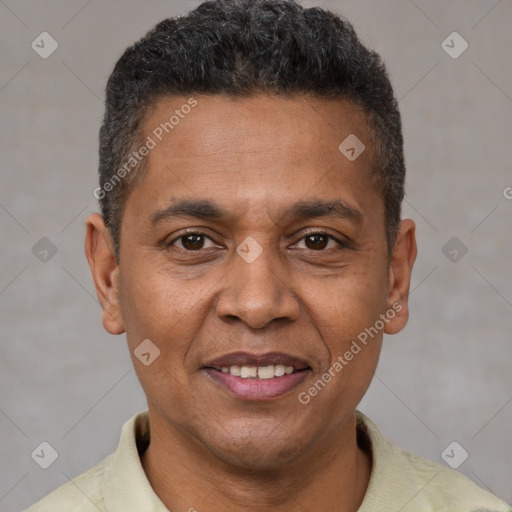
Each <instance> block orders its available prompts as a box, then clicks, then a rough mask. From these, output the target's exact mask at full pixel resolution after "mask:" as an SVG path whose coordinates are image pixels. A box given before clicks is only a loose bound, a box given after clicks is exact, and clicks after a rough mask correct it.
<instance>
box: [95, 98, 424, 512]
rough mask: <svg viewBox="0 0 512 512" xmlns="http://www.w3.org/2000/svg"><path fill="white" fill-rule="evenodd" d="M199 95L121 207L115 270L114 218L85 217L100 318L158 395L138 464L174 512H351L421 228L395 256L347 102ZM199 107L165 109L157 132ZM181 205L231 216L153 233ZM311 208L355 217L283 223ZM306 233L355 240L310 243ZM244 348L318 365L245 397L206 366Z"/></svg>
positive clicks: (362, 482)
mask: <svg viewBox="0 0 512 512" xmlns="http://www.w3.org/2000/svg"><path fill="white" fill-rule="evenodd" d="M195 98H196V99H197V101H198V105H197V107H195V109H194V110H193V111H192V112H191V113H190V114H189V115H188V116H187V117H186V118H185V119H183V120H181V121H180V124H179V125H178V126H177V127H176V128H175V129H174V130H173V132H172V133H171V134H169V135H167V136H166V137H165V138H164V139H163V141H162V142H160V143H159V144H158V145H157V146H156V147H155V148H154V149H153V150H152V151H151V152H150V153H149V155H148V156H147V157H146V158H147V161H146V171H145V175H144V178H143V180H142V181H141V183H140V184H138V185H137V186H136V187H135V188H134V190H133V191H132V192H131V194H130V196H129V197H128V199H127V201H126V205H125V211H124V214H123V220H122V228H121V244H120V261H119V263H117V262H116V259H115V256H114V250H113V247H112V242H111V239H110V236H109V233H108V231H107V229H106V228H105V225H104V222H103V219H102V217H101V216H100V215H98V214H93V215H91V216H90V217H89V218H88V220H87V235H86V255H87V258H88V261H89V264H90V267H91V271H92V275H93V279H94V282H95V286H96V290H97V293H98V297H99V299H100V302H101V304H102V307H103V311H104V316H103V325H104V327H105V329H106V330H107V331H108V332H109V333H112V334H121V333H123V332H126V335H127V340H128V345H129V348H130V353H131V354H132V360H133V364H134V367H135V370H136V372H137V375H138V377H139V380H140V382H141V385H142V387H143V389H144V392H145V394H146V397H147V401H148V409H149V415H150V424H151V443H150V446H149V448H148V449H147V451H146V452H145V453H144V455H143V457H142V464H143V467H144V470H145V472H146V474H147V476H148V479H149V481H150V483H151V485H152V487H153V489H154V490H155V492H156V493H157V495H158V496H159V497H160V499H161V500H162V501H163V503H164V504H165V505H166V506H167V507H168V508H169V509H170V510H176V511H181V510H183V511H187V510H189V509H191V508H195V509H197V510H199V511H200V510H226V511H249V510H251V511H267V510H269V508H270V507H272V510H274V511H276V512H279V511H285V510H286V511H303V510H309V511H320V510H337V511H339V512H349V511H356V510H357V509H358V508H359V505H360V504H361V502H362V500H363V497H364V494H365V492H366V488H367V486H368V482H369V478H370V471H371V458H370V456H369V454H368V453H365V452H364V451H363V450H362V449H361V447H359V446H358V443H357V439H356V420H355V409H356V407H357V405H358V403H359V402H360V400H361V399H362V397H363V395H364V394H365V392H366V390H367V389H368V387H369V385H370V382H371V380H372V377H373V374H374V372H375V369H376V366H377V362H378V358H379V353H380V350H381V345H382V337H383V332H385V333H387V334H394V333H397V332H399V331H400V330H401V329H403V327H404V326H405V325H406V323H407V319H408V306H407V297H408V292H409V285H410V276H411V271H412V267H413V264H414V260H415V258H416V242H415V226H414V223H413V221H412V220H410V219H406V220H402V222H401V224H400V233H399V235H398V237H397V240H396V242H395V244H394V247H393V251H392V255H391V257H389V256H388V247H387V242H386V233H385V219H384V204H383V199H382V197H381V195H380V194H379V192H378V191H377V190H376V188H375V187H374V186H373V185H372V182H371V180H370V156H371V137H370V132H369V130H368V127H367V125H366V123H365V121H364V119H363V116H362V114H361V112H359V111H358V110H357V108H356V107H355V106H354V105H353V104H351V103H350V102H348V101H345V100H326V99H318V98H306V97H294V98H293V99H284V98H282V97H281V98H280V97H276V96H269V95H263V94H261V95H258V96H254V97H251V98H244V99H236V100H234V99H231V98H224V97H221V96H195ZM187 99H188V98H184V99H183V98H176V97H165V98H162V99H160V100H159V101H158V102H157V103H156V105H155V107H154V108H153V109H152V110H151V111H150V112H149V114H148V116H147V118H146V122H145V127H144V130H145V134H146V136H147V135H150V134H151V132H152V131H153V130H154V129H155V127H157V126H158V125H159V124H160V123H161V122H163V121H165V120H167V119H168V118H169V116H170V115H172V113H174V111H175V110H176V109H177V108H180V106H181V105H183V103H184V102H186V101H187ZM349 134H356V135H357V137H358V138H359V139H360V140H362V141H363V142H365V141H366V143H367V144H366V146H367V149H366V151H365V152H363V154H362V155H361V156H360V157H359V158H357V159H356V160H355V161H353V162H351V161H349V160H348V159H347V158H345V156H344V155H343V154H341V152H340V151H339V150H338V146H339V144H340V142H341V141H343V140H344V139H345V138H346V137H347V136H348V135H349ZM182 198H189V199H193V200H197V199H207V200H210V201H215V202H216V203H217V204H218V205H219V206H221V207H222V208H223V209H225V210H226V211H227V212H228V213H229V216H228V217H226V218H224V219H222V220H213V219H197V218H188V217H184V218H179V217H171V218H169V219H166V220H164V221H162V222H161V223H160V224H158V225H157V226H152V225H151V222H150V218H151V215H152V214H153V213H154V212H155V211H157V210H162V209H165V208H167V207H168V206H169V205H171V204H173V203H175V202H176V201H177V200H179V199H182ZM310 199H315V200H321V201H332V200H342V201H344V202H345V203H347V204H350V205H351V206H352V207H353V208H354V209H356V210H358V211H359V212H360V214H361V216H360V219H359V221H355V220H353V219H350V218H341V217H324V218H292V217H291V216H290V215H289V214H288V213H287V212H288V211H289V210H290V208H291V206H292V205H294V204H295V203H296V202H298V201H304V200H310ZM187 228H193V230H194V231H196V232H200V233H204V234H205V235H206V237H205V238H202V237H200V238H199V239H194V240H193V242H195V245H194V244H191V243H190V239H184V238H179V237H180V236H181V237H183V236H184V235H185V233H184V230H185V229H187ZM311 230H313V231H315V232H320V233H327V235H330V236H333V237H335V238H337V239H338V240H340V241H341V242H344V243H345V246H342V245H340V244H338V243H337V242H336V241H335V240H334V239H330V238H328V237H320V238H319V239H314V240H313V241H311V239H309V238H308V237H307V235H308V231H311ZM249 236H250V237H253V238H254V239H255V240H256V241H257V242H258V243H259V245H260V246H261V248H262V250H263V252H262V253H261V255H260V256H259V257H258V258H257V259H256V260H255V261H254V262H252V263H247V262H246V261H245V260H244V259H242V258H241V257H240V256H239V255H238V254H237V252H236V248H237V246H239V245H240V244H241V243H242V242H243V241H244V240H245V239H246V238H247V237H249ZM315 240H316V242H317V243H314V242H315ZM201 244H203V245H201ZM191 248H192V250H191ZM393 304H395V305H396V304H400V306H401V310H400V312H398V313H397V314H396V316H395V317H394V318H393V319H392V320H390V321H389V322H388V323H387V324H386V325H385V328H384V331H380V332H379V334H378V335H377V336H375V338H374V339H372V340H371V341H370V342H369V343H368V344H367V346H365V347H364V349H363V350H361V352H360V353H358V354H357V355H356V356H354V358H353V359H352V361H350V362H349V364H347V365H346V366H345V367H344V368H343V370H342V371H341V372H339V373H338V374H337V375H336V377H335V378H333V379H332V380H331V382H329V383H328V384H327V385H326V386H325V388H324V389H323V390H322V391H321V392H319V393H318V394H317V396H315V397H314V398H312V399H311V401H310V402H309V403H308V404H307V405H303V404H301V403H300V402H299V400H298V395H299V393H300V392H304V391H307V390H308V388H310V387H311V386H312V385H313V383H314V382H315V381H316V380H317V379H318V378H319V377H321V375H322V374H324V373H325V372H326V371H328V370H329V368H330V367H331V366H332V364H333V363H334V362H335V361H336V358H337V357H338V356H342V355H343V354H344V353H345V352H346V351H347V350H348V349H349V347H350V344H351V342H352V340H354V339H356V337H357V336H358V334H359V333H361V332H362V331H364V330H365V328H368V327H370V326H373V325H374V324H375V322H376V320H377V319H379V316H380V315H381V314H383V313H385V312H386V310H388V309H390V308H392V305H393ZM145 339H150V340H152V342H153V343H154V344H155V345H156V346H157V347H158V348H159V349H160V351H161V353H160V356H159V357H158V358H157V359H156V360H155V361H154V362H153V363H152V364H151V365H149V366H145V365H143V364H142V363H141V362H140V361H139V360H138V359H137V358H136V357H135V356H134V355H133V352H134V350H135V349H136V348H137V346H138V345H139V344H140V343H141V342H142V340H145ZM240 350H244V351H247V352H251V353H257V354H261V353H265V352H269V351H277V352H284V353H286V354H290V355H292V356H295V357H298V358H300V359H303V360H305V361H306V362H307V363H308V365H309V367H310V368H311V370H310V371H309V372H308V375H307V377H306V379H305V381H304V382H302V383H301V384H300V385H299V386H298V387H297V388H296V389H293V390H292V391H291V392H289V393H286V394H285V395H283V396H281V397H279V398H277V399H273V400H267V401H247V400H241V399H239V398H235V397H234V396H232V395H231V394H230V393H228V392H227V391H226V390H225V389H224V388H223V387H221V386H220V385H219V384H217V383H216V382H215V381H214V380H213V379H211V378H210V377H209V376H208V375H207V374H205V372H204V370H203V367H204V365H205V364H206V363H207V362H208V361H211V360H213V359H215V358H217V357H220V356H221V355H224V354H227V353H231V352H234V351H240Z"/></svg>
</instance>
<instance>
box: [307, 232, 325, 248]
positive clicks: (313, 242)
mask: <svg viewBox="0 0 512 512" xmlns="http://www.w3.org/2000/svg"><path fill="white" fill-rule="evenodd" d="M328 243H329V237H328V236H327V235H308V236H307V237H306V246H307V248H308V249H313V250H321V249H325V248H326V247H327V244H328Z"/></svg>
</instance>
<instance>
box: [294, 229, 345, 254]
mask: <svg viewBox="0 0 512 512" xmlns="http://www.w3.org/2000/svg"><path fill="white" fill-rule="evenodd" d="M297 247H299V249H308V250H310V251H317V252H321V251H323V250H324V249H334V248H336V247H338V248H343V247H345V245H344V244H343V243H342V242H340V241H339V240H338V239H337V238H334V237H333V236H332V235H329V234H328V233H322V232H318V233H310V234H309V235H306V236H305V237H303V238H301V240H300V241H299V243H298V244H297Z"/></svg>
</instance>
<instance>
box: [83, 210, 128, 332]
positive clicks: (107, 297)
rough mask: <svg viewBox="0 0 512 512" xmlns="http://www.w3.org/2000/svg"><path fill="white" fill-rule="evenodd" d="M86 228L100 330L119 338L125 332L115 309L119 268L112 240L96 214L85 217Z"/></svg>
mask: <svg viewBox="0 0 512 512" xmlns="http://www.w3.org/2000/svg"><path fill="white" fill-rule="evenodd" d="M86 226H87V231H86V235H85V255H86V257H87V261H88V262H89V267H90V269H91V273H92V278H93V280H94V286H95V287H96V293H97V294H98V299H99V301H100V304H101V307H102V308H103V327H104V328H105V330H106V331H107V332H109V333H110V334H122V333H123V332H124V331H125V329H124V324H123V320H122V317H121V308H120V305H119V265H118V264H117V262H116V257H115V251H114V247H113V243H112V239H111V237H110V233H109V232H108V229H107V227H106V226H105V222H104V221H103V217H102V216H101V215H99V214H98V213H93V214H92V215H90V216H89V217H88V219H87V221H86Z"/></svg>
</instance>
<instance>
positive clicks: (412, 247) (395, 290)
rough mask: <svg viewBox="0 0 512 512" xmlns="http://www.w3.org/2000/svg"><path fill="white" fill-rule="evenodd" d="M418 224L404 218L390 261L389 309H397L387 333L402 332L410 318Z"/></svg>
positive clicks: (385, 330) (387, 324)
mask: <svg viewBox="0 0 512 512" xmlns="http://www.w3.org/2000/svg"><path fill="white" fill-rule="evenodd" d="M415 232H416V225H415V224H414V222H413V221H412V220H411V219H405V220H402V222H401V223H400V229H399V232H398V235H397V238H396V241H395V244H394V246H393V253H392V255H391V261H390V263H389V289H388V301H387V307H388V310H393V311H395V313H396V314H395V316H394V317H393V318H391V319H390V320H389V321H388V322H387V323H386V327H385V329H384V332H385V333H386V334H396V333H397V332H400V331H401V330H402V329H403V328H404V327H405V325H406V324H407V321H408V319H409V304H408V299H409V286H410V284H411V272H412V267H413V265H414V262H415V260H416V254H417V252H418V249H417V246H416V235H415Z"/></svg>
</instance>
